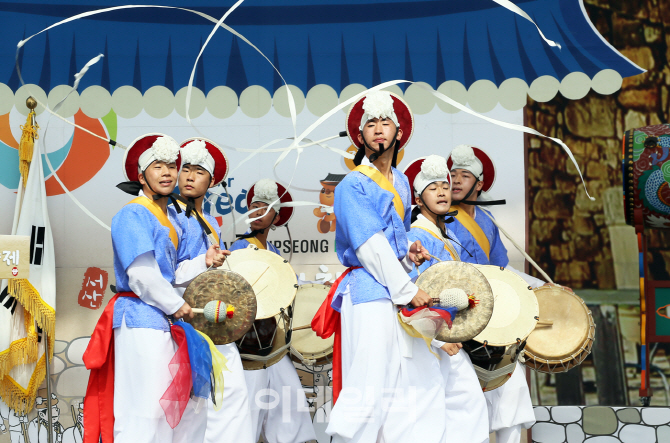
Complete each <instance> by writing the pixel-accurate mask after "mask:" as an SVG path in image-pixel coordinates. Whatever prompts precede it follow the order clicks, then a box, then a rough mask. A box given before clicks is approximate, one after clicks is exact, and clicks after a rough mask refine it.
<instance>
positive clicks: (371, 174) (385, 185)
mask: <svg viewBox="0 0 670 443" xmlns="http://www.w3.org/2000/svg"><path fill="white" fill-rule="evenodd" d="M354 171H358V172H360V173H361V174H363V175H365V176H366V177H368V178H370V180H372V181H373V182H375V183H377V184H378V185H379V187H380V188H382V189H383V190H385V191H389V192H390V193H392V194H393V206H395V210H396V212H398V215H399V216H400V219H401V220H404V219H405V205H403V203H402V199H401V198H400V195H398V191H396V190H395V188H394V187H393V184H391V182H390V181H388V179H387V178H386V177H384V176H383V175H382V173H381V172H379V171H378V170H377V169H375V168H373V167H371V166H366V165H360V166H357V167H356V168H354Z"/></svg>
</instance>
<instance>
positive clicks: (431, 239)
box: [405, 155, 489, 443]
mask: <svg viewBox="0 0 670 443" xmlns="http://www.w3.org/2000/svg"><path fill="white" fill-rule="evenodd" d="M405 174H406V175H407V178H408V179H409V182H410V185H411V186H412V189H413V191H414V195H413V200H414V202H415V204H416V207H415V209H414V210H413V211H412V227H411V229H410V231H409V233H408V234H407V237H408V238H409V239H410V241H414V240H420V241H421V245H422V246H423V247H424V248H425V249H427V250H428V252H429V253H430V254H431V255H432V256H433V257H434V258H431V259H430V260H429V261H426V262H425V263H424V264H423V265H421V266H420V267H419V268H418V269H416V270H414V271H412V273H410V276H411V277H417V276H418V273H420V272H423V271H425V270H426V269H427V268H428V267H430V266H432V265H434V264H436V263H437V262H438V260H439V261H450V260H455V261H460V260H461V255H463V254H465V255H467V254H468V252H467V251H464V250H463V248H462V247H461V245H460V244H459V243H458V239H456V236H455V235H454V233H453V232H452V231H450V230H449V229H448V228H447V225H446V224H445V220H444V219H445V216H446V217H450V216H451V215H452V213H450V212H449V211H450V208H451V176H450V174H449V168H448V167H447V160H446V159H445V158H444V157H440V156H438V155H430V156H428V157H426V158H425V159H423V158H422V159H417V160H415V161H413V162H412V163H410V164H409V166H408V167H407V168H406V169H405ZM456 315H459V314H456ZM433 346H435V347H436V348H437V349H439V351H438V353H439V355H440V357H441V359H440V369H441V371H442V376H443V377H444V382H445V399H446V426H447V436H448V437H447V438H448V440H447V441H454V442H464V443H481V442H486V441H488V438H489V432H488V421H489V418H488V411H487V407H486V399H485V398H484V394H483V392H482V389H481V387H480V384H479V380H478V379H477V374H476V373H475V369H474V367H473V365H472V362H471V361H470V357H469V356H468V354H466V353H465V352H459V350H460V348H462V345H461V343H445V342H442V341H439V340H437V339H436V340H433Z"/></svg>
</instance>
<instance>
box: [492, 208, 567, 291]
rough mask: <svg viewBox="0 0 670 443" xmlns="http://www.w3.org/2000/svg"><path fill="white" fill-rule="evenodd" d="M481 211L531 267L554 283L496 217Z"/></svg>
mask: <svg viewBox="0 0 670 443" xmlns="http://www.w3.org/2000/svg"><path fill="white" fill-rule="evenodd" d="M482 212H483V213H484V214H486V216H487V217H488V218H490V219H491V221H492V222H493V224H494V225H496V226H497V227H498V229H499V230H500V232H502V233H503V234H504V235H505V237H507V239H508V240H509V241H510V242H512V244H513V245H514V247H515V248H517V250H518V251H519V252H520V253H521V255H523V256H524V257H525V258H526V260H528V263H530V264H531V265H533V267H534V268H535V269H537V272H539V273H540V274H541V275H542V277H544V278H545V279H546V280H547V281H548V282H549V283H551V284H554V281H553V280H552V279H551V278H550V277H549V276H548V275H547V274H546V273H545V272H544V271H543V270H542V268H540V266H539V265H538V264H537V263H535V260H533V259H532V258H531V257H530V255H528V254H527V253H526V251H525V250H524V249H523V248H522V247H521V246H519V244H518V243H517V242H515V241H514V239H513V238H512V236H511V235H509V234H508V233H507V231H505V230H504V229H503V227H502V226H500V225H499V224H498V222H497V221H496V219H495V218H493V217H492V216H491V214H489V213H488V211H482Z"/></svg>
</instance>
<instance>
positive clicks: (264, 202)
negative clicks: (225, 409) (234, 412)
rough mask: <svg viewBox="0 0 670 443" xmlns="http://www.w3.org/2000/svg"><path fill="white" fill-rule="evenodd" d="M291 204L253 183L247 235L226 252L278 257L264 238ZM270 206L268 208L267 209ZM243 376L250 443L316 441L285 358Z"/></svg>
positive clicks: (279, 191) (264, 183) (271, 188)
mask: <svg viewBox="0 0 670 443" xmlns="http://www.w3.org/2000/svg"><path fill="white" fill-rule="evenodd" d="M291 200H292V198H291V195H290V193H288V192H287V190H286V188H284V186H282V185H281V184H279V183H277V182H275V181H274V180H270V179H267V178H266V179H262V180H259V181H258V182H256V183H255V184H254V185H253V186H252V187H251V188H250V189H249V192H248V193H247V208H248V209H249V210H250V211H254V210H255V211H254V212H251V213H250V214H249V218H250V219H252V221H251V223H250V225H249V230H250V232H248V233H247V234H246V235H244V236H242V238H240V239H239V240H237V241H236V242H235V243H233V244H232V245H231V247H230V250H231V251H236V250H238V249H243V248H248V247H250V246H254V247H256V248H258V249H266V250H268V251H272V252H274V253H275V254H277V255H281V254H280V253H279V249H277V247H276V246H275V245H273V244H272V242H269V241H268V234H269V233H270V231H272V230H274V229H275V228H277V227H280V226H284V225H286V224H287V223H288V222H289V220H290V219H291V216H292V215H293V208H291V207H282V206H281V203H287V202H289V201H291ZM270 205H272V208H269V209H268V207H269V206H270ZM253 219H256V220H253ZM259 321H260V322H265V321H268V320H267V319H266V320H257V323H258V322H259ZM244 376H245V379H246V382H247V389H248V391H249V401H250V405H249V406H250V408H251V422H252V429H253V436H254V442H256V441H258V439H259V438H260V436H261V435H263V437H264V440H265V441H266V442H267V443H302V442H305V441H309V440H316V434H315V432H314V426H313V425H312V418H311V416H310V414H309V407H308V406H307V398H306V397H305V391H304V390H303V389H302V384H301V383H300V378H299V377H298V373H297V371H296V369H295V366H293V362H292V361H291V359H290V358H289V356H288V355H285V356H284V357H282V358H281V359H280V360H279V361H278V362H277V363H275V364H273V365H271V366H269V367H267V368H265V369H255V370H249V371H247V370H245V371H244ZM267 392H272V393H274V395H276V398H277V399H278V402H277V404H276V405H275V406H273V407H271V408H268V405H267V403H262V400H261V399H262V398H263V397H264V393H267ZM265 398H267V397H265Z"/></svg>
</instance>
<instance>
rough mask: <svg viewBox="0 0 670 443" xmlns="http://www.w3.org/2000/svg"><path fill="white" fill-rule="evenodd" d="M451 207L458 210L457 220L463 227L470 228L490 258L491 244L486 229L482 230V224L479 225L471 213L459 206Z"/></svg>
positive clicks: (470, 231)
mask: <svg viewBox="0 0 670 443" xmlns="http://www.w3.org/2000/svg"><path fill="white" fill-rule="evenodd" d="M451 209H452V210H456V211H458V214H456V220H458V221H459V222H461V224H462V225H463V227H464V228H465V229H467V230H468V232H469V233H470V234H471V235H472V237H473V238H474V239H475V241H476V242H477V244H478V245H479V247H480V248H482V250H483V251H484V254H486V258H489V253H490V252H491V244H490V243H489V239H488V238H486V234H484V231H482V228H481V226H479V224H478V223H477V222H476V221H475V219H474V218H472V217H470V215H469V214H467V213H466V212H465V211H464V210H462V209H461V208H460V207H459V206H452V207H451Z"/></svg>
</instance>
